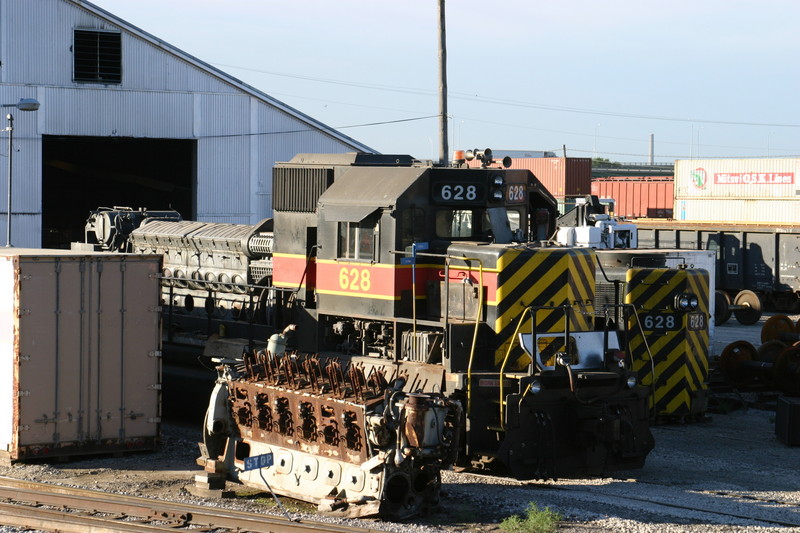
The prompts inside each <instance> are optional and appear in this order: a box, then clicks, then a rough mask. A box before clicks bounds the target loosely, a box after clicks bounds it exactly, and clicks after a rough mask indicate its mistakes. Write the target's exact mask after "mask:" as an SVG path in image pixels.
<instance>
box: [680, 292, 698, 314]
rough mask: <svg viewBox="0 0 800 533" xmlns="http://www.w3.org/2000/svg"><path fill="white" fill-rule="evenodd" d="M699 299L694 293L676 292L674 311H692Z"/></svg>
mask: <svg viewBox="0 0 800 533" xmlns="http://www.w3.org/2000/svg"><path fill="white" fill-rule="evenodd" d="M699 304H700V301H699V300H698V299H697V296H695V295H694V294H678V295H677V296H675V310H676V311H694V310H695V309H697V306H698V305H699Z"/></svg>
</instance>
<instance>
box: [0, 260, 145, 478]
mask: <svg viewBox="0 0 800 533" xmlns="http://www.w3.org/2000/svg"><path fill="white" fill-rule="evenodd" d="M160 270H161V258H160V257H159V256H138V255H125V254H100V253H86V252H70V251H67V250H38V249H21V248H4V249H0V462H3V463H5V464H9V463H13V462H16V461H20V460H25V459H31V458H47V457H65V456H72V455H80V454H92V453H108V452H119V451H129V450H152V449H155V448H156V447H157V445H158V441H159V438H160V431H161V420H160V409H161V390H160V389H161V358H160V356H161V351H160V350H161V335H160V329H161V326H160V315H159V307H158V305H159V280H158V277H157V275H158V274H159V272H160Z"/></svg>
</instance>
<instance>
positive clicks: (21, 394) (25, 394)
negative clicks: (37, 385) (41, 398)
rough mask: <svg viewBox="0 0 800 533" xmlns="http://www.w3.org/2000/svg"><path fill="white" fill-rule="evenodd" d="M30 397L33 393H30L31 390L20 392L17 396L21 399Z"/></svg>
mask: <svg viewBox="0 0 800 533" xmlns="http://www.w3.org/2000/svg"><path fill="white" fill-rule="evenodd" d="M30 395H31V391H29V390H21V391H19V392H18V393H17V396H19V397H22V396H30Z"/></svg>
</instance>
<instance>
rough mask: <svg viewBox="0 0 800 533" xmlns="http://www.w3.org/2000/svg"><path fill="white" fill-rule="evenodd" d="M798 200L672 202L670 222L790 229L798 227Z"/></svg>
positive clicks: (755, 199) (756, 199) (799, 202)
mask: <svg viewBox="0 0 800 533" xmlns="http://www.w3.org/2000/svg"><path fill="white" fill-rule="evenodd" d="M798 199H799V200H783V199H765V198H737V199H724V198H704V199H699V198H696V199H677V198H676V199H675V211H674V214H673V218H675V219H677V220H681V221H686V222H689V223H691V222H723V223H728V224H760V225H794V224H800V196H798Z"/></svg>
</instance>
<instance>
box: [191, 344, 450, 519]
mask: <svg viewBox="0 0 800 533" xmlns="http://www.w3.org/2000/svg"><path fill="white" fill-rule="evenodd" d="M220 363H221V364H220V367H219V371H220V379H219V381H218V384H217V387H216V389H215V393H214V395H213V396H212V398H211V403H210V406H209V410H208V415H207V420H206V425H205V432H204V435H205V450H204V451H205V455H204V457H202V460H203V462H205V464H206V465H207V466H212V467H213V469H215V470H217V471H219V465H217V464H216V463H218V462H219V463H222V465H224V472H226V473H227V475H228V477H229V478H230V479H232V480H236V481H239V482H241V483H243V484H244V485H247V486H251V487H256V488H262V489H265V490H266V489H267V487H271V488H272V490H274V491H275V492H277V493H279V494H283V495H286V496H290V497H292V498H295V499H299V500H303V501H308V502H312V503H316V504H318V505H319V507H320V510H323V511H339V512H341V513H343V514H346V515H348V516H375V515H380V516H386V517H391V518H394V519H402V518H406V517H408V516H411V515H414V514H417V513H419V512H420V511H423V510H425V509H427V508H432V507H436V506H437V504H438V501H439V486H440V474H439V472H440V469H441V468H444V467H447V466H449V465H451V464H452V463H453V462H454V461H455V459H456V455H457V453H458V449H459V442H458V440H459V436H460V433H461V429H462V428H461V405H460V404H459V402H457V401H454V400H451V399H447V398H445V397H444V396H442V394H430V393H421V392H407V391H405V390H403V389H404V386H405V385H406V384H407V383H408V382H407V378H408V376H395V377H393V378H391V381H387V377H386V375H385V374H384V371H383V370H381V369H380V368H378V367H373V368H372V369H371V370H369V371H367V370H365V367H364V366H363V365H359V364H358V363H355V362H350V363H346V362H344V361H342V360H340V359H337V358H322V357H318V356H302V357H300V356H297V355H294V354H284V355H282V356H275V355H273V354H271V353H269V352H266V351H261V352H257V353H255V354H246V355H245V356H244V358H243V359H242V360H238V361H232V360H225V361H220ZM265 454H272V455H273V457H274V467H273V468H258V469H255V470H245V469H244V465H245V461H246V460H248V458H251V457H258V456H262V455H265Z"/></svg>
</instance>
